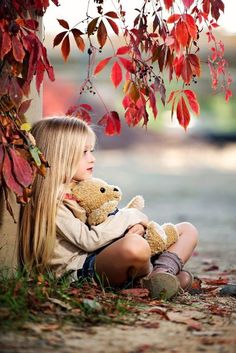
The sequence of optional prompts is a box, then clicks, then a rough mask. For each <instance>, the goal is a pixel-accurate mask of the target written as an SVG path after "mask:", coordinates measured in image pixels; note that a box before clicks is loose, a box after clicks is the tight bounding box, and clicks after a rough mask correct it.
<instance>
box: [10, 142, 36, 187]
mask: <svg viewBox="0 0 236 353" xmlns="http://www.w3.org/2000/svg"><path fill="white" fill-rule="evenodd" d="M9 153H10V156H11V159H12V162H13V163H12V164H13V171H14V176H15V179H16V180H17V181H18V183H19V184H21V185H22V186H25V187H27V186H29V185H30V184H31V183H32V181H33V174H32V169H31V166H30V164H29V163H28V162H27V161H26V160H25V159H24V158H23V157H22V156H21V155H20V154H19V153H18V152H17V151H16V150H14V149H13V148H9Z"/></svg>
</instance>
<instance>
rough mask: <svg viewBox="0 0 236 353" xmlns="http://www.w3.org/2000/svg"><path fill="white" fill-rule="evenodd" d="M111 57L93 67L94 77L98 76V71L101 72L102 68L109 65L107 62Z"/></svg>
mask: <svg viewBox="0 0 236 353" xmlns="http://www.w3.org/2000/svg"><path fill="white" fill-rule="evenodd" d="M111 58H112V57H111V56H109V57H108V58H106V59H103V60H102V61H100V62H99V63H98V64H97V66H96V67H95V70H94V75H96V74H98V73H99V72H100V71H102V70H103V69H104V67H105V66H106V65H107V64H108V63H109V61H110V60H111Z"/></svg>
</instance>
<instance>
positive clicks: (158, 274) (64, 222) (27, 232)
mask: <svg viewBox="0 0 236 353" xmlns="http://www.w3.org/2000/svg"><path fill="white" fill-rule="evenodd" d="M32 133H33V135H34V137H35V139H36V143H37V145H38V147H39V149H40V150H41V151H42V152H43V154H44V155H45V157H46V159H47V161H48V163H49V165H50V168H49V169H48V171H47V174H46V176H45V177H42V176H39V175H38V176H37V177H36V179H35V181H34V184H33V188H32V199H31V201H30V203H28V204H27V205H25V206H24V209H23V212H22V217H21V221H20V244H19V256H20V262H21V264H22V265H23V266H25V267H26V268H27V269H28V270H29V271H35V270H36V271H40V272H44V271H48V270H50V271H53V272H54V273H55V274H56V275H57V276H62V275H65V274H70V275H72V276H73V278H75V279H76V278H78V276H82V277H88V276H92V277H94V278H97V277H99V278H100V280H101V281H102V282H103V283H104V284H109V285H111V286H119V287H120V286H124V285H125V283H127V282H128V281H131V280H134V279H136V278H143V281H142V283H143V285H144V286H145V287H147V288H149V289H150V292H151V295H152V296H153V297H159V296H160V295H161V293H163V291H164V292H165V296H166V298H171V297H172V296H173V295H175V294H176V293H177V292H178V291H179V289H180V288H182V289H187V288H188V287H189V286H190V285H191V280H192V276H191V274H190V273H189V272H187V271H183V265H184V263H185V262H186V261H187V260H188V259H189V257H190V256H191V254H192V252H193V250H194V248H195V246H196V243H197V230H196V228H195V227H194V226H193V225H191V224H190V223H187V222H185V223H180V224H177V225H176V227H177V229H178V231H179V235H180V238H179V240H178V242H177V243H175V244H174V245H172V246H171V247H170V248H169V249H168V251H167V252H164V253H162V254H161V255H158V256H156V257H155V258H152V259H150V247H149V245H148V243H147V241H146V240H145V239H144V237H143V236H144V234H145V226H146V224H147V222H148V219H147V217H146V215H145V214H143V213H142V212H140V211H139V210H136V209H121V210H119V212H118V213H116V214H115V215H111V216H109V217H108V218H107V220H106V221H105V222H103V223H102V224H100V225H97V226H91V227H90V228H89V227H88V226H87V225H86V224H84V223H82V222H81V221H80V220H79V219H78V218H76V217H75V216H74V215H73V213H72V212H71V210H70V209H69V208H68V207H67V206H66V203H65V202H64V195H65V194H66V193H68V191H69V189H68V187H69V184H70V182H71V181H72V180H74V181H77V182H79V181H81V180H84V179H87V178H90V177H92V174H93V168H94V164H95V158H94V155H93V149H94V144H95V134H94V132H93V131H92V129H91V128H90V127H89V126H88V125H87V124H86V123H85V122H84V121H82V120H79V119H77V118H67V117H58V118H49V119H43V120H41V121H39V122H37V123H36V124H35V125H34V127H33V129H32Z"/></svg>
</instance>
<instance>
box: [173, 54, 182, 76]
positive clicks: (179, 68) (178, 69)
mask: <svg viewBox="0 0 236 353" xmlns="http://www.w3.org/2000/svg"><path fill="white" fill-rule="evenodd" d="M183 63H184V55H181V56H180V57H179V58H175V60H174V62H173V66H174V69H175V74H176V76H177V78H179V77H180V76H181V72H182V67H183Z"/></svg>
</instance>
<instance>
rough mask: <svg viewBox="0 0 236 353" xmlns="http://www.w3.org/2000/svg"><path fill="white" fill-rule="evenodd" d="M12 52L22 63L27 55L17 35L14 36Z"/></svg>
mask: <svg viewBox="0 0 236 353" xmlns="http://www.w3.org/2000/svg"><path fill="white" fill-rule="evenodd" d="M12 52H13V56H14V58H15V60H16V61H18V62H20V63H22V62H23V59H24V57H25V51H24V48H23V45H22V43H21V41H20V40H19V39H18V37H17V36H12Z"/></svg>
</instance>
